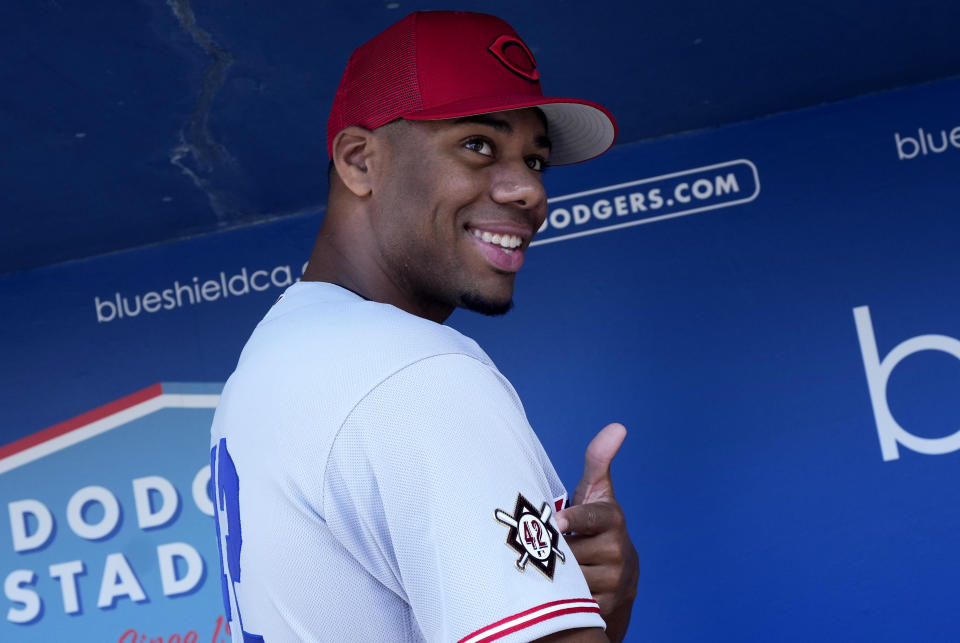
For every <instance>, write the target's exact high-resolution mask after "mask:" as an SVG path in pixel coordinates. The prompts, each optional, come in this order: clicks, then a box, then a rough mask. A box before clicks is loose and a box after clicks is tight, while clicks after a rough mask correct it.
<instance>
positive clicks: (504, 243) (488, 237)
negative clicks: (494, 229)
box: [470, 228, 523, 253]
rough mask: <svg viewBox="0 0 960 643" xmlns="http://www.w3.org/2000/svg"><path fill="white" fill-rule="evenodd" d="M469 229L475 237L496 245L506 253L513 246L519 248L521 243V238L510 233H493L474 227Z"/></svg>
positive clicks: (510, 250) (511, 249) (512, 248)
mask: <svg viewBox="0 0 960 643" xmlns="http://www.w3.org/2000/svg"><path fill="white" fill-rule="evenodd" d="M470 231H471V232H472V233H473V236H475V237H476V238H478V239H481V240H483V241H485V242H486V243H492V244H494V245H498V246H500V247H501V248H503V249H504V251H507V252H508V253H509V252H512V251H513V250H514V248H519V247H520V246H522V245H523V239H521V238H520V237H517V236H514V235H512V234H494V233H491V232H483V231H481V230H477V229H476V228H472V229H471V230H470Z"/></svg>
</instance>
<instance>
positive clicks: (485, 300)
mask: <svg viewBox="0 0 960 643" xmlns="http://www.w3.org/2000/svg"><path fill="white" fill-rule="evenodd" d="M460 307H461V308H466V309H467V310H472V311H474V312H477V313H481V314H483V315H490V316H491V317H495V316H498V315H506V314H507V313H508V312H510V309H511V308H513V298H512V297H507V298H506V299H492V298H490V297H484V296H483V295H480V294H478V293H475V292H466V293H463V294H462V295H460Z"/></svg>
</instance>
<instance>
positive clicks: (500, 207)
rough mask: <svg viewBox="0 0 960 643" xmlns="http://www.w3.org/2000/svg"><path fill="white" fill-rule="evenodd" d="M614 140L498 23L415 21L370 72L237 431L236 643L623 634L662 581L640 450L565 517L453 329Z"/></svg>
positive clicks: (601, 459)
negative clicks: (554, 192)
mask: <svg viewBox="0 0 960 643" xmlns="http://www.w3.org/2000/svg"><path fill="white" fill-rule="evenodd" d="M614 138H615V125H614V121H613V119H612V118H611V117H610V115H609V114H608V113H607V112H606V110H604V109H603V108H602V107H600V106H598V105H595V104H593V103H590V102H587V101H582V100H576V99H568V98H550V97H545V96H543V94H542V90H541V88H540V72H539V70H538V69H537V66H536V63H535V61H534V57H533V55H532V54H531V52H530V50H529V49H528V48H527V46H526V45H525V44H524V43H523V41H522V40H520V38H519V37H518V36H517V34H516V33H515V32H514V30H513V29H512V28H511V27H510V26H509V25H507V24H506V23H505V22H503V21H502V20H500V19H498V18H495V17H493V16H487V15H483V14H475V13H461V12H425V13H415V14H412V15H410V16H407V17H406V18H404V19H403V20H401V21H400V22H398V23H396V24H394V25H393V26H391V27H389V28H388V29H386V30H385V31H384V32H382V33H381V34H379V35H378V36H376V37H375V38H373V39H372V40H370V41H369V42H367V43H366V44H365V45H363V46H362V47H360V48H359V49H357V50H356V51H355V52H354V53H353V55H352V57H351V58H350V61H349V63H348V64H347V68H346V71H345V72H344V75H343V78H342V80H341V82H340V85H339V88H338V90H337V93H336V96H335V98H334V103H333V109H332V112H331V114H330V119H329V124H328V133H327V144H328V151H329V153H330V158H331V159H332V167H331V170H330V197H329V204H328V208H327V212H326V215H325V218H324V222H323V226H322V228H321V230H320V233H319V235H318V238H317V242H316V246H315V248H314V251H313V253H312V256H311V259H310V262H309V266H308V268H307V270H306V272H305V274H304V275H303V279H302V280H301V281H300V282H298V283H297V284H295V285H293V286H291V287H290V288H289V289H287V291H286V292H285V293H284V295H283V296H282V297H281V299H280V300H279V301H278V302H277V303H276V304H275V305H274V306H273V307H272V308H271V309H270V311H269V312H268V313H267V315H266V317H264V319H263V320H262V321H261V322H260V324H259V325H258V326H257V328H256V330H255V331H254V333H253V335H252V337H251V338H250V340H249V341H248V343H247V345H246V346H245V348H244V349H243V353H242V354H241V356H240V360H239V363H238V365H237V369H236V371H235V372H234V373H233V375H232V376H231V377H230V379H229V381H228V382H227V384H226V387H225V388H224V391H223V397H222V400H221V403H220V406H219V408H218V409H217V412H216V416H215V418H214V423H213V427H212V450H211V466H212V468H213V484H214V487H215V492H216V502H215V505H216V508H217V535H218V539H219V543H220V548H221V558H222V565H223V566H222V571H223V576H222V586H223V595H224V601H225V606H226V610H227V617H228V620H229V622H230V628H231V632H232V636H233V640H234V642H235V643H239V642H241V641H242V642H253V641H266V642H267V643H277V642H293V641H305V642H320V641H323V642H327V641H364V642H368V641H371V642H372V641H385V642H386V641H389V642H396V641H444V642H446V641H459V642H460V643H467V642H469V643H481V642H483V643H486V642H489V641H531V640H556V641H606V640H621V639H622V638H623V636H624V634H625V631H626V626H627V623H628V621H629V616H630V609H631V605H632V601H633V597H634V595H635V593H636V585H637V576H638V567H637V556H636V552H635V550H634V548H633V546H632V544H631V543H630V539H629V536H628V535H627V532H626V529H625V526H624V518H623V513H622V511H621V510H620V507H619V505H618V504H617V502H616V500H615V498H614V496H613V490H612V484H611V481H610V473H609V465H610V460H611V459H612V458H613V456H614V454H615V453H616V451H617V449H618V447H619V446H620V443H621V442H622V440H623V438H624V435H625V430H624V429H623V427H622V426H620V425H618V424H613V425H609V426H607V427H606V428H605V429H603V430H602V431H601V432H600V433H599V434H598V436H597V437H596V438H595V439H594V440H593V442H591V444H590V445H589V446H588V448H587V457H586V466H585V472H584V477H583V479H582V480H581V482H580V484H579V485H578V487H577V490H576V492H575V494H574V497H573V498H572V503H571V506H569V507H568V508H566V509H564V506H565V502H566V491H565V489H564V487H563V484H562V483H561V482H560V480H559V479H558V478H557V474H556V472H555V471H554V469H553V466H552V465H551V464H550V460H549V459H548V457H547V455H546V454H545V453H544V451H543V448H542V447H541V445H540V442H539V441H538V439H537V437H536V435H535V434H534V432H533V430H532V429H531V427H530V425H529V423H528V422H527V419H526V417H525V415H524V411H523V407H522V405H521V403H520V400H519V399H518V397H517V394H516V392H515V391H514V389H513V387H512V386H511V385H510V383H509V382H508V381H507V379H506V378H505V377H504V376H503V375H502V374H501V373H500V372H499V371H498V370H497V368H496V366H495V365H494V364H493V362H492V361H491V360H490V358H489V357H488V356H487V355H486V354H485V353H484V352H483V350H481V348H480V347H479V346H478V345H477V344H476V343H475V342H474V341H472V340H471V339H469V338H467V337H464V336H463V335H461V334H460V333H458V332H457V331H455V330H453V329H451V328H449V327H446V326H443V325H442V322H443V321H444V320H445V319H446V318H447V317H448V316H449V315H450V313H451V312H452V311H453V310H454V309H455V308H456V307H458V306H461V307H465V308H469V309H473V310H476V311H479V312H482V313H487V314H502V313H504V312H506V311H507V310H508V309H509V308H510V305H511V301H512V295H513V284H514V276H515V274H516V272H517V271H518V270H519V269H520V267H521V265H522V264H523V261H524V255H525V251H526V249H527V247H528V246H529V245H530V242H531V240H532V238H533V236H534V233H535V232H536V230H537V229H538V228H539V227H540V225H541V224H542V222H543V220H544V218H545V216H546V213H547V203H546V194H545V192H544V188H543V184H542V180H541V179H542V176H541V173H542V172H543V170H544V169H545V167H546V166H547V165H548V164H562V163H574V162H578V161H582V160H585V159H589V158H592V157H594V156H597V155H598V154H601V153H603V152H604V151H605V150H607V149H608V148H609V147H610V146H611V145H612V144H613V141H614ZM564 534H567V535H566V536H564Z"/></svg>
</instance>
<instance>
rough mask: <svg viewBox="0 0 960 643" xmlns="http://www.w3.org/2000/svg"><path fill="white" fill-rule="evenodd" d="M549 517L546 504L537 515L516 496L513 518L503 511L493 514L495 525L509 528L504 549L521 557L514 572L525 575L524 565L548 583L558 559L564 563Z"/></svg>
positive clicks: (519, 494) (519, 495) (557, 532)
mask: <svg viewBox="0 0 960 643" xmlns="http://www.w3.org/2000/svg"><path fill="white" fill-rule="evenodd" d="M552 513H553V510H552V508H551V507H550V505H549V504H548V503H546V502H545V503H543V505H542V506H541V507H540V510H539V511H537V508H536V507H534V506H533V504H531V503H530V501H529V500H527V499H526V498H524V497H523V494H522V493H518V494H517V504H516V507H514V510H513V515H510V514H509V513H507V512H506V511H504V510H503V509H497V510H496V511H494V512H493V515H494V516H495V517H496V519H497V522H499V523H501V524H503V525H505V526H507V527H509V528H510V531H509V532H508V533H507V546H509V547H511V548H512V549H513V550H514V551H516V552H517V553H518V554H520V558H518V559H517V569H519V570H520V571H521V572H522V571H525V570H526V567H527V563H530V564H531V565H533V566H534V567H536V568H537V569H538V570H540V571H541V572H542V573H543V575H544V576H546V577H547V578H549V579H550V580H551V581H552V580H553V572H554V570H555V569H556V566H557V559H558V558H559V559H560V562H561V563H565V562H566V559H565V558H564V555H563V552H562V551H560V549H559V547H558V545H559V544H560V532H559V531H557V529H556V528H555V527H554V526H553V525H551V524H550V516H551V515H552Z"/></svg>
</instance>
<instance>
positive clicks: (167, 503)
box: [133, 476, 180, 529]
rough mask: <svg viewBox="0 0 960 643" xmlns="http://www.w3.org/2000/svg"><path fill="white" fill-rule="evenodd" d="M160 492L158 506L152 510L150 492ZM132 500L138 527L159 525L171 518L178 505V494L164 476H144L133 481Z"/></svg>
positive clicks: (144, 527) (148, 527) (145, 527)
mask: <svg viewBox="0 0 960 643" xmlns="http://www.w3.org/2000/svg"><path fill="white" fill-rule="evenodd" d="M151 491H156V492H157V493H158V494H160V507H159V508H158V509H157V510H156V511H153V507H152V506H151V505H152V503H151V502H150V492H151ZM133 500H134V503H135V504H136V507H137V524H138V525H140V529H150V528H152V527H161V526H163V525H165V524H167V523H168V522H170V519H171V518H173V515H174V514H175V513H176V512H177V508H178V507H180V496H179V494H177V490H176V489H175V488H174V486H173V485H172V484H171V483H170V481H169V480H167V479H166V478H162V477H160V476H146V477H143V478H137V479H135V480H134V481H133Z"/></svg>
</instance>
